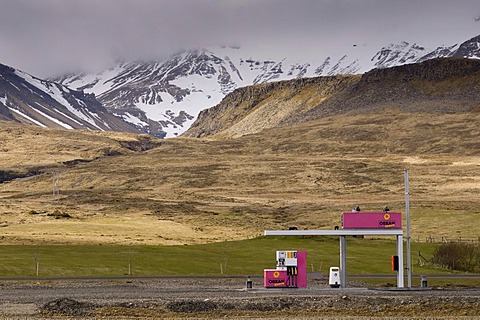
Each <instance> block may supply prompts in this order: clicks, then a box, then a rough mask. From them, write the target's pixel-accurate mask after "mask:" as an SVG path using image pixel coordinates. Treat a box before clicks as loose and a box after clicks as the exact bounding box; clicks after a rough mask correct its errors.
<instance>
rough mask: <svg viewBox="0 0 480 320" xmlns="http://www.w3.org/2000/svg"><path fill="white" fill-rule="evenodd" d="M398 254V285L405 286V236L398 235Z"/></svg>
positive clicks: (399, 286)
mask: <svg viewBox="0 0 480 320" xmlns="http://www.w3.org/2000/svg"><path fill="white" fill-rule="evenodd" d="M397 256H398V271H397V287H398V288H404V287H405V286H404V283H403V277H404V272H403V236H402V235H398V236H397Z"/></svg>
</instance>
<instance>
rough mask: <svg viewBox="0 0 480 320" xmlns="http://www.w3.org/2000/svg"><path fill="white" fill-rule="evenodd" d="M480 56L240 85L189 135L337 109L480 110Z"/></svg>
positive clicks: (280, 122)
mask: <svg viewBox="0 0 480 320" xmlns="http://www.w3.org/2000/svg"><path fill="white" fill-rule="evenodd" d="M479 101H480V60H471V59H458V58H444V59H434V60H428V61H425V62H422V63H418V64H410V65H402V66H398V67H393V68H385V69H374V70H372V71H369V72H367V73H365V74H363V75H361V76H360V75H357V76H336V77H319V78H310V79H298V80H289V81H283V82H278V83H269V84H263V85H257V86H252V87H247V88H241V89H238V90H236V91H234V92H233V93H231V94H229V95H227V96H226V97H225V99H224V100H223V101H222V102H221V103H220V104H219V105H217V106H215V107H213V108H211V109H208V110H205V111H202V112H201V113H200V115H199V117H198V119H197V121H196V122H195V123H194V124H193V125H192V126H191V128H190V129H189V130H188V131H187V132H185V133H184V135H185V136H189V137H206V136H211V135H220V136H226V137H239V136H242V135H246V134H252V133H257V132H261V131H262V130H264V129H267V128H273V127H277V126H284V125H291V124H299V123H303V122H306V121H310V120H315V119H319V118H324V117H327V116H331V115H336V114H346V113H354V114H359V113H371V112H377V110H380V109H388V108H395V109H398V110H401V111H406V112H427V113H464V112H478V111H479Z"/></svg>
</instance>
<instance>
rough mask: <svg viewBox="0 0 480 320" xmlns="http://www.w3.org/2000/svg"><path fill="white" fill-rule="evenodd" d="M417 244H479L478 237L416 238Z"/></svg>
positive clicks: (479, 238)
mask: <svg viewBox="0 0 480 320" xmlns="http://www.w3.org/2000/svg"><path fill="white" fill-rule="evenodd" d="M416 240H417V242H424V241H425V242H426V243H449V242H462V243H473V244H480V236H479V237H477V238H463V237H456V238H447V237H433V236H428V237H425V238H424V239H423V238H421V237H417V239H416Z"/></svg>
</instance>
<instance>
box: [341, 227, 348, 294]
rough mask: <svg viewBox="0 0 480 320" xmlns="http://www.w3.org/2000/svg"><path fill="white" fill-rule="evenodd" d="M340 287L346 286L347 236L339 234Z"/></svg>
mask: <svg viewBox="0 0 480 320" xmlns="http://www.w3.org/2000/svg"><path fill="white" fill-rule="evenodd" d="M340 287H341V288H346V287H347V237H346V236H340Z"/></svg>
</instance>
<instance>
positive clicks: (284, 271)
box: [263, 251, 307, 288]
mask: <svg viewBox="0 0 480 320" xmlns="http://www.w3.org/2000/svg"><path fill="white" fill-rule="evenodd" d="M276 258H277V267H276V268H275V269H264V270H263V285H264V287H265V288H306V287H307V252H306V251H277V253H276Z"/></svg>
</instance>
